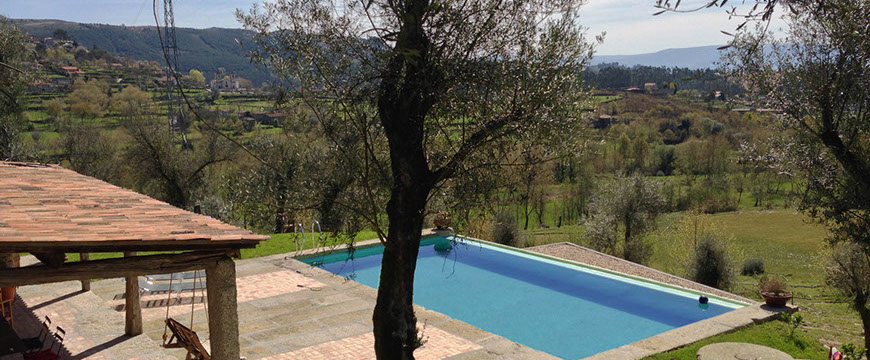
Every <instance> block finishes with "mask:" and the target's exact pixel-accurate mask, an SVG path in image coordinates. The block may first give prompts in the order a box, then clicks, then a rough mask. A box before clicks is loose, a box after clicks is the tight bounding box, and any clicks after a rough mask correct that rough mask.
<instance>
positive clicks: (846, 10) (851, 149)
mask: <svg viewBox="0 0 870 360" xmlns="http://www.w3.org/2000/svg"><path fill="white" fill-rule="evenodd" d="M789 5H790V7H789V8H790V9H791V10H790V11H789V12H788V13H787V16H786V20H787V22H788V25H789V28H788V31H787V33H786V34H785V36H782V37H780V38H777V37H776V36H775V35H774V34H771V33H768V32H765V31H764V29H763V28H762V27H759V28H758V29H755V30H746V31H744V32H741V33H740V34H738V36H737V38H736V39H735V42H734V45H735V46H734V49H733V50H732V51H730V53H729V55H728V68H729V69H730V70H731V72H732V75H733V76H734V77H735V78H736V79H739V80H740V81H742V82H743V84H744V86H745V87H746V88H747V89H749V90H750V91H751V94H752V95H753V97H754V98H756V99H758V102H759V103H760V104H759V105H763V106H769V107H774V108H777V109H781V110H782V111H783V113H784V116H782V122H783V125H784V126H785V127H786V128H787V129H789V130H790V131H792V132H793V133H794V135H795V136H794V137H793V139H792V140H793V141H792V142H789V143H787V144H786V145H787V146H785V147H783V149H781V150H782V151H784V152H785V153H787V154H789V155H791V156H793V157H794V160H795V161H794V163H795V164H796V165H797V166H799V167H800V168H801V169H802V170H804V171H806V172H807V175H808V178H809V179H810V180H809V181H808V184H807V187H808V189H807V192H806V195H805V197H804V198H803V201H802V208H803V209H804V210H806V211H807V212H809V213H810V214H811V215H813V216H814V217H816V218H818V219H820V220H821V221H823V222H824V223H826V224H827V225H828V226H829V228H831V230H832V231H833V239H834V240H835V241H854V242H858V243H861V244H865V245H867V244H870V211H868V210H870V131H868V130H870V87H868V84H870V36H867V34H868V31H870V3H868V2H866V1H860V0H836V1H805V2H789ZM754 43H761V44H763V45H764V46H763V47H762V48H761V49H762V50H758V51H745V50H746V48H747V47H749V46H751V44H754ZM741 50H743V51H741Z"/></svg>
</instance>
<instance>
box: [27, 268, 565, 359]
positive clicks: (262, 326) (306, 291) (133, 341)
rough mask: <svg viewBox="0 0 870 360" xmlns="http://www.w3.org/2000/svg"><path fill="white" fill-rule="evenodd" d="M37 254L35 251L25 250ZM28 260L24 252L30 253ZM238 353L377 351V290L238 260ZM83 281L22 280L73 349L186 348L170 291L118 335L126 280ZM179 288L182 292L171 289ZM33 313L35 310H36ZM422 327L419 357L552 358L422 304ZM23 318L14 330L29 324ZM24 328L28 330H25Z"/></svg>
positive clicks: (162, 354) (107, 353)
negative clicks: (168, 322) (178, 339)
mask: <svg viewBox="0 0 870 360" xmlns="http://www.w3.org/2000/svg"><path fill="white" fill-rule="evenodd" d="M28 258H30V259H28V260H29V261H28V262H30V261H34V259H32V257H28ZM23 260H24V259H23ZM236 269H237V276H238V280H237V284H238V296H237V298H238V301H239V305H238V311H239V328H240V334H241V339H240V343H241V353H242V356H244V357H247V358H248V359H260V358H265V359H312V360H316V359H330V360H341V359H354V360H356V359H374V352H373V344H374V338H373V335H372V326H371V314H372V310H373V308H374V304H375V298H376V292H375V290H374V289H372V288H369V287H367V286H365V285H361V284H358V283H356V282H353V281H348V280H346V279H344V278H342V277H338V276H335V275H333V274H331V273H329V272H326V271H324V270H321V269H317V268H312V267H310V266H308V265H306V264H304V263H302V262H299V261H297V260H295V259H292V258H289V257H288V258H285V255H275V256H270V257H263V258H255V259H247V260H240V261H237V263H236ZM79 285H80V284H79V283H77V282H66V283H60V284H51V285H40V286H27V287H22V288H20V291H19V294H20V295H21V298H22V300H23V301H22V302H19V305H18V310H17V311H19V312H24V311H25V310H24V308H23V306H21V305H22V304H21V303H24V304H27V305H28V306H30V307H35V308H31V309H30V311H32V315H31V314H24V315H19V318H30V321H29V322H31V325H30V327H31V328H33V329H35V328H36V327H35V324H36V320H35V319H36V318H37V317H38V318H41V317H42V316H44V315H49V316H50V317H51V318H52V320H53V321H54V325H60V326H61V327H64V328H65V329H66V330H67V333H68V336H67V341H66V343H65V344H66V345H67V349H66V350H67V352H68V354H69V355H70V358H74V359H81V358H95V359H96V358H100V359H128V358H142V359H163V358H183V357H184V355H185V353H184V351H183V350H181V349H163V348H162V347H160V344H161V343H162V342H163V331H164V325H163V319H164V316H165V315H166V307H165V306H163V304H165V301H166V298H167V294H154V295H147V296H143V297H142V299H141V300H142V304H143V309H142V317H143V322H144V329H145V334H144V335H142V336H137V337H133V338H130V337H125V336H118V333H119V332H121V330H122V329H123V324H124V312H123V310H124V299H123V294H124V283H123V282H122V281H121V280H118V279H112V280H102V281H96V282H94V283H93V284H92V286H91V290H92V292H85V293H83V292H80V291H79ZM191 294H192V293H191V292H185V293H183V295H182V297H183V301H182V305H177V306H171V307H170V316H171V317H173V318H174V319H176V320H178V321H179V322H181V323H183V324H185V325H186V326H189V325H190V321H191V316H190V315H191ZM172 296H173V297H174V296H175V295H172ZM193 299H195V300H194V302H196V304H195V305H194V306H195V311H194V312H193V330H194V331H197V333H198V335H199V337H200V339H201V340H202V341H203V342H204V343H205V345H206V347H208V338H209V334H208V330H207V329H208V320H207V318H206V312H205V311H204V306H203V304H202V294H200V293H199V292H197V293H196V296H195V297H193ZM34 315H35V316H34ZM417 316H418V320H419V321H420V327H421V328H423V335H424V337H425V338H426V339H427V340H428V341H427V342H426V343H425V345H424V346H423V347H422V348H420V349H418V350H417V352H416V355H417V358H418V359H455V360H460V359H555V357H553V356H551V355H548V354H545V353H542V352H538V351H535V350H533V349H530V348H528V347H526V346H523V345H520V344H517V343H514V342H512V341H510V340H507V339H505V338H502V337H500V336H497V335H494V334H491V333H488V332H485V331H483V330H480V329H477V328H475V327H473V326H471V325H468V324H466V323H463V322H461V321H458V320H455V319H451V318H449V317H447V316H446V315H443V314H440V313H437V312H434V311H430V310H427V309H424V308H422V307H418V308H417ZM19 323H21V324H23V323H24V321H21V322H16V329H18V331H19V332H22V330H21V329H20V327H21V326H25V325H19ZM29 331H31V330H27V331H24V332H25V333H23V334H21V335H22V336H28V335H29V334H30V333H29Z"/></svg>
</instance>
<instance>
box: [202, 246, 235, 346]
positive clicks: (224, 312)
mask: <svg viewBox="0 0 870 360" xmlns="http://www.w3.org/2000/svg"><path fill="white" fill-rule="evenodd" d="M205 273H206V278H205V281H206V292H207V299H208V332H209V339H210V340H209V342H210V343H211V358H212V359H215V360H238V359H239V357H240V350H239V313H238V306H237V304H236V264H235V263H234V262H233V259H231V258H229V257H227V258H223V259H221V260H218V261H217V262H216V263H215V264H214V265H211V266H209V267H208V268H206V269H205Z"/></svg>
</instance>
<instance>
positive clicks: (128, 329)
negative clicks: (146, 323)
mask: <svg viewBox="0 0 870 360" xmlns="http://www.w3.org/2000/svg"><path fill="white" fill-rule="evenodd" d="M132 256H136V252H135V251H134V252H124V257H132ZM125 280H126V281H125V283H126V285H127V289H126V291H125V293H124V299H125V301H126V303H125V306H124V309H125V310H126V312H127V319H126V322H125V323H124V334H126V335H129V336H136V335H139V334H141V333H142V307H141V305H140V304H139V277H138V276H128V277H126V278H125Z"/></svg>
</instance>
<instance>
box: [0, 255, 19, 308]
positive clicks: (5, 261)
mask: <svg viewBox="0 0 870 360" xmlns="http://www.w3.org/2000/svg"><path fill="white" fill-rule="evenodd" d="M20 266H21V255H20V254H18V253H14V252H13V253H0V269H12V268H17V267H20ZM0 300H13V301H15V287H14V286H5V287H3V288H2V289H0Z"/></svg>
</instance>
